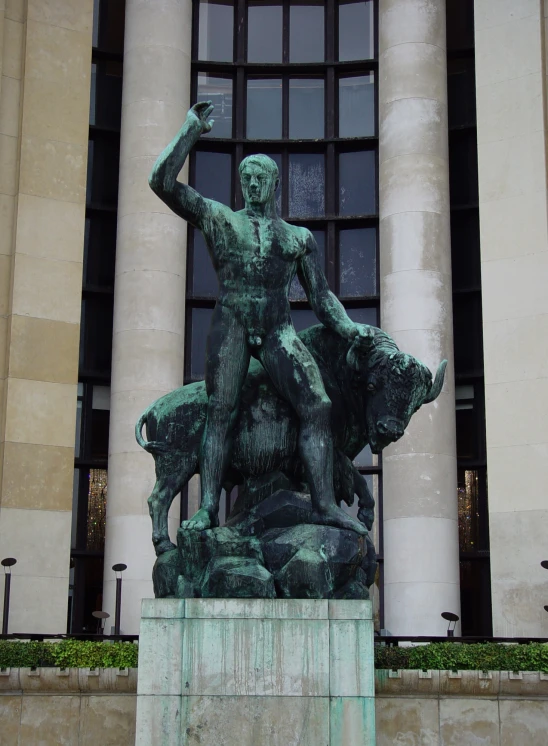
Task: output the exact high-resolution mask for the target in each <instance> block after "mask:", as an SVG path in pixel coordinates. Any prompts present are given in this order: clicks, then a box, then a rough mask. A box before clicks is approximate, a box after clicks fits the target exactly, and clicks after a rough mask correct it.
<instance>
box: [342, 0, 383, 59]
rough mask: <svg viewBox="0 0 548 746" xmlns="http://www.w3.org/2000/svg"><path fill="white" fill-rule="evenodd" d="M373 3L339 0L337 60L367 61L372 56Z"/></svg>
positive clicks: (370, 0)
mask: <svg viewBox="0 0 548 746" xmlns="http://www.w3.org/2000/svg"><path fill="white" fill-rule="evenodd" d="M373 31H374V21H373V2H372V0H367V2H355V1H354V0H339V60H341V61H342V60H368V59H370V58H371V57H373V54H374V37H373Z"/></svg>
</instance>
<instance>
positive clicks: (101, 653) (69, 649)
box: [0, 639, 139, 668]
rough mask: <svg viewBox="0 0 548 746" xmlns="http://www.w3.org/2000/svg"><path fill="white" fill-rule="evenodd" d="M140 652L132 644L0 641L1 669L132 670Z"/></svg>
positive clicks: (67, 641) (76, 641) (89, 641)
mask: <svg viewBox="0 0 548 746" xmlns="http://www.w3.org/2000/svg"><path fill="white" fill-rule="evenodd" d="M138 655H139V648H138V646H137V645H135V644H133V643H131V642H95V641H92V640H72V639H69V640H60V641H59V642H19V641H16V640H13V641H12V640H0V668H20V667H30V668H33V667H36V666H46V667H47V666H53V667H59V668H134V667H135V666H137V658H138Z"/></svg>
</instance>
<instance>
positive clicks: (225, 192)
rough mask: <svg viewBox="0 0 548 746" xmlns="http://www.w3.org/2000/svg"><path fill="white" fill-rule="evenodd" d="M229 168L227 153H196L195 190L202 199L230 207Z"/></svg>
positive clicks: (201, 151)
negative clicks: (212, 200)
mask: <svg viewBox="0 0 548 746" xmlns="http://www.w3.org/2000/svg"><path fill="white" fill-rule="evenodd" d="M231 168H232V157H231V156H230V154H229V153H209V152H207V151H205V150H198V151H196V190H197V191H198V192H199V193H200V194H202V195H203V196H204V197H208V198H209V199H214V200H216V201H217V202H222V203H223V204H224V205H230V202H231V188H230V186H231V181H232V174H231Z"/></svg>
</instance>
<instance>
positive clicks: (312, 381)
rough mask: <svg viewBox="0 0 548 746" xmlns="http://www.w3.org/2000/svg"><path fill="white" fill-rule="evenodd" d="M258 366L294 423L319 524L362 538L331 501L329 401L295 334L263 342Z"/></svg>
mask: <svg viewBox="0 0 548 746" xmlns="http://www.w3.org/2000/svg"><path fill="white" fill-rule="evenodd" d="M260 360H261V362H262V364H263V366H264V368H265V369H266V371H267V373H268V374H269V376H270V378H271V379H272V382H273V383H274V385H275V386H276V388H277V389H278V391H279V392H280V394H281V395H282V396H283V397H284V398H285V399H286V400H287V401H289V403H290V404H291V405H292V407H293V408H294V409H295V411H296V413H297V415H298V417H299V420H300V428H299V441H298V446H299V455H300V457H301V460H302V462H303V466H304V469H305V473H306V477H307V481H308V484H309V486H310V494H311V496H312V504H313V507H314V509H315V511H316V513H317V515H318V518H319V520H320V521H321V522H323V523H326V524H328V525H332V526H338V527H339V528H348V529H352V530H353V531H357V532H358V533H360V534H366V533H367V530H366V529H365V527H364V526H363V525H362V524H361V523H360V522H359V521H358V520H356V519H355V518H352V517H351V516H349V515H348V514H347V513H345V511H344V510H343V509H342V508H341V507H339V506H338V505H337V503H336V501H335V493H334V490H333V437H332V434H331V401H330V399H329V397H328V396H327V394H326V392H325V387H324V385H323V381H322V377H321V374H320V371H319V369H318V366H317V364H316V361H315V360H314V358H313V357H312V354H311V353H310V351H309V350H308V349H307V348H306V347H305V345H304V344H303V342H302V341H301V340H300V339H299V337H298V336H297V334H296V332H295V330H294V328H293V327H292V326H284V327H282V328H279V329H277V330H276V331H275V332H272V333H271V334H270V335H269V336H268V337H267V338H266V339H265V341H264V344H263V347H262V349H261V352H260Z"/></svg>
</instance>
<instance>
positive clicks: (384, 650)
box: [375, 642, 548, 673]
mask: <svg viewBox="0 0 548 746" xmlns="http://www.w3.org/2000/svg"><path fill="white" fill-rule="evenodd" d="M375 668H389V669H400V668H403V669H415V670H419V671H420V670H423V671H427V670H429V669H431V670H434V671H444V670H448V671H451V670H453V671H542V672H543V673H548V644H544V643H540V642H530V643H528V644H526V645H517V644H511V645H506V644H500V643H497V642H482V643H471V644H459V643H455V642H435V643H431V644H430V645H417V646H414V647H389V646H386V645H375Z"/></svg>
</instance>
